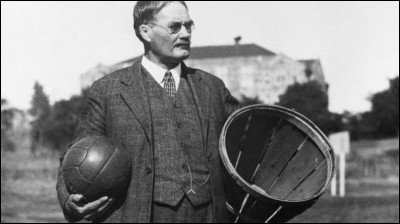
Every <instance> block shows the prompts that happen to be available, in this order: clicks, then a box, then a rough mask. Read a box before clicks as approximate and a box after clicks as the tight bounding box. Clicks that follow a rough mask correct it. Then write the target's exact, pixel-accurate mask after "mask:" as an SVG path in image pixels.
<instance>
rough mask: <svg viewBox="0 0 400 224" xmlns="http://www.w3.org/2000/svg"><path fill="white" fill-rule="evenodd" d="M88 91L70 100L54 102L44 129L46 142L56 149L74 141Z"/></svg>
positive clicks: (60, 148)
mask: <svg viewBox="0 0 400 224" xmlns="http://www.w3.org/2000/svg"><path fill="white" fill-rule="evenodd" d="M86 95H87V91H86V90H84V91H82V94H81V95H78V96H72V97H71V98H70V99H69V100H61V101H57V102H56V103H55V104H54V107H53V110H52V113H51V116H50V118H49V122H48V125H47V126H46V128H45V131H44V138H45V139H46V143H47V144H48V145H49V147H51V148H52V149H54V150H62V149H63V148H64V147H65V146H66V145H67V143H69V142H70V141H72V138H73V134H74V130H75V128H76V126H77V124H78V121H79V117H80V114H81V111H82V107H83V105H84V103H85V100H86Z"/></svg>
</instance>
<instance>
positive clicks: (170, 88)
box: [163, 71, 176, 98]
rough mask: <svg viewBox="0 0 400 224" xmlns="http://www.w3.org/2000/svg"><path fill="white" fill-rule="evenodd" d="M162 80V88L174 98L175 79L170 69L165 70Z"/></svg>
mask: <svg viewBox="0 0 400 224" xmlns="http://www.w3.org/2000/svg"><path fill="white" fill-rule="evenodd" d="M163 82H164V89H165V90H166V91H167V93H168V95H170V96H171V97H172V98H174V97H175V94H176V89H175V81H174V77H172V74H171V72H170V71H167V72H166V73H165V76H164V79H163Z"/></svg>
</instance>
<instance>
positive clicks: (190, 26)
mask: <svg viewBox="0 0 400 224" xmlns="http://www.w3.org/2000/svg"><path fill="white" fill-rule="evenodd" d="M149 23H150V24H152V25H155V26H158V27H161V28H164V29H165V30H167V31H168V32H169V34H178V33H179V32H181V29H182V26H184V27H185V28H186V30H187V32H188V33H192V32H193V30H194V22H193V21H189V22H174V23H172V24H171V25H170V26H168V27H165V26H161V25H160V24H157V23H153V22H149Z"/></svg>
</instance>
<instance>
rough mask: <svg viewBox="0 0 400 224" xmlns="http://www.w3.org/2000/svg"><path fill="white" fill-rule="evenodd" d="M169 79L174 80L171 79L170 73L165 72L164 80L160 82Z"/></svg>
mask: <svg viewBox="0 0 400 224" xmlns="http://www.w3.org/2000/svg"><path fill="white" fill-rule="evenodd" d="M171 79H174V77H172V73H171V72H170V71H167V72H165V75H164V79H163V80H162V82H168V81H170V80H171Z"/></svg>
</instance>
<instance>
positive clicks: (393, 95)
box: [369, 76, 399, 138]
mask: <svg viewBox="0 0 400 224" xmlns="http://www.w3.org/2000/svg"><path fill="white" fill-rule="evenodd" d="M389 84H390V85H389V88H388V89H387V90H384V91H382V92H378V93H375V94H373V95H372V96H371V98H370V101H371V103H372V109H371V111H370V113H369V116H371V117H372V119H370V122H371V125H372V127H373V129H374V136H375V137H376V138H385V137H395V136H398V134H399V77H398V76H397V77H395V78H393V79H390V80H389Z"/></svg>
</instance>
